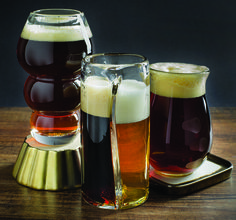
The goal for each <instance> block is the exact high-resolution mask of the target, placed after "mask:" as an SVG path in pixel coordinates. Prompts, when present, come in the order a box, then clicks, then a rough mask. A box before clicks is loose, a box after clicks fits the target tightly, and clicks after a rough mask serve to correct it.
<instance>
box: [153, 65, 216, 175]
mask: <svg viewBox="0 0 236 220" xmlns="http://www.w3.org/2000/svg"><path fill="white" fill-rule="evenodd" d="M150 74H151V103H150V104H151V107H150V164H151V166H152V167H153V168H154V169H155V171H156V172H157V173H159V174H162V175H168V176H184V175H188V174H191V173H192V172H193V171H194V170H196V169H197V168H198V167H199V166H200V165H201V164H202V162H203V160H204V159H205V158H206V156H207V154H208V153H209V151H210V149H211V143H212V128H211V120H210V113H209V109H208V105H207V100H206V96H205V92H206V91H205V84H206V80H207V77H208V75H209V69H208V68H207V67H205V66H199V65H193V64H184V63H155V64H152V65H150Z"/></svg>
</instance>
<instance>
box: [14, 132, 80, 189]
mask: <svg viewBox="0 0 236 220" xmlns="http://www.w3.org/2000/svg"><path fill="white" fill-rule="evenodd" d="M81 171H82V170H81V144H80V135H79V134H78V135H77V137H76V138H75V139H74V140H73V141H72V142H70V143H68V144H66V145H63V146H61V145H60V146H57V145H54V146H48V145H44V144H40V143H39V142H37V141H36V140H35V139H34V138H33V137H32V136H31V135H29V136H27V137H26V139H25V141H24V143H23V145H22V147H21V150H20V153H19V155H18V158H17V160H16V163H15V166H14V168H13V177H14V178H15V179H16V181H17V182H18V183H19V184H22V185H24V186H27V187H30V188H33V189H37V190H53V191H59V190H65V189H73V188H77V187H80V186H81Z"/></svg>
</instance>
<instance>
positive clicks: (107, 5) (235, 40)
mask: <svg viewBox="0 0 236 220" xmlns="http://www.w3.org/2000/svg"><path fill="white" fill-rule="evenodd" d="M41 8H73V9H77V10H80V11H83V12H84V13H85V16H86V18H87V20H88V23H89V25H90V27H91V29H92V32H93V36H94V43H95V50H96V51H95V52H96V53H100V52H131V53H138V54H142V55H145V56H146V57H148V59H149V61H150V63H154V62H162V61H164V62H165V61H170V62H186V63H195V64H200V65H206V66H208V67H209V68H210V70H211V74H210V76H209V78H208V81H207V98H208V103H209V105H210V106H236V86H235V83H236V73H235V66H236V62H235V59H236V2H235V0H224V1H222V0H198V1H191V0H172V1H168V0H165V1H163V0H162V1H160V0H119V1H111V0H83V1H81V0H40V1H32V0H20V1H15V2H12V1H6V2H4V5H3V6H2V10H1V14H0V17H1V19H0V22H1V28H2V29H1V35H0V37H1V41H0V48H1V49H0V56H1V59H0V74H1V80H0V106H26V104H25V101H24V97H23V92H22V91H23V87H24V82H25V80H26V78H27V76H28V74H27V73H25V71H24V70H23V69H22V68H21V66H20V65H19V64H18V62H17V58H16V45H17V41H18V38H19V36H20V33H21V30H22V28H23V26H24V23H25V22H26V19H27V17H28V15H29V12H30V11H33V10H37V9H41Z"/></svg>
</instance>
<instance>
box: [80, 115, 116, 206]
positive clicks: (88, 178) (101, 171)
mask: <svg viewBox="0 0 236 220" xmlns="http://www.w3.org/2000/svg"><path fill="white" fill-rule="evenodd" d="M81 125H83V126H81V127H82V145H83V149H84V166H83V168H84V183H83V185H82V190H83V193H84V195H85V196H86V200H87V201H88V200H91V203H92V202H93V201H96V202H98V203H101V204H103V203H106V204H113V205H114V202H115V188H114V175H113V166H112V154H111V141H110V119H109V118H103V117H97V116H93V115H90V114H87V113H85V112H83V111H81Z"/></svg>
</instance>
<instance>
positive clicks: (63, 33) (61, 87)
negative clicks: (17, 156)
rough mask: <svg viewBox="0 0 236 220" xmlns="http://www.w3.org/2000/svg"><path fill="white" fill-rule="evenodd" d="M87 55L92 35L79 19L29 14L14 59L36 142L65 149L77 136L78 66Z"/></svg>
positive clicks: (49, 12)
mask: <svg viewBox="0 0 236 220" xmlns="http://www.w3.org/2000/svg"><path fill="white" fill-rule="evenodd" d="M92 52H93V45H92V32H91V30H90V28H89V25H88V23H87V21H86V18H85V16H84V13H82V12H80V11H77V10H73V9H42V10H37V11H34V12H32V13H30V15H29V17H28V19H27V21H26V24H25V26H24V28H23V31H22V33H21V36H20V39H19V41H18V45H17V57H18V61H19V63H20V65H21V66H22V67H23V69H24V70H25V71H26V72H27V73H29V74H30V76H29V77H28V78H27V80H26V82H25V86H24V97H25V101H26V103H27V104H28V106H29V107H30V108H31V109H32V110H33V113H32V117H31V120H30V124H31V134H32V136H33V137H34V138H35V139H36V140H37V141H38V142H40V143H43V144H49V145H57V144H66V143H68V142H69V141H71V139H72V138H73V137H74V136H75V134H76V133H77V131H78V129H79V113H78V109H79V107H80V87H79V78H80V67H81V60H82V58H83V57H84V56H85V55H86V54H91V53H92Z"/></svg>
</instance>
